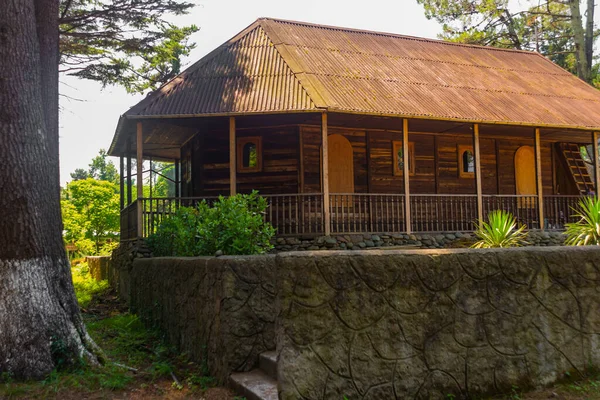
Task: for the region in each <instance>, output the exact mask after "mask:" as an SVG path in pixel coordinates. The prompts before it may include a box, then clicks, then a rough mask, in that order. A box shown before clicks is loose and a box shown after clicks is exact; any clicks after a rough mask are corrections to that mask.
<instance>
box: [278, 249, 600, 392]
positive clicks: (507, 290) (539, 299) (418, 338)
mask: <svg viewBox="0 0 600 400" xmlns="http://www.w3.org/2000/svg"><path fill="white" fill-rule="evenodd" d="M277 268H278V279H279V281H278V284H277V285H278V288H279V300H280V305H279V307H280V309H281V311H282V313H281V315H280V317H279V318H278V331H277V349H278V350H279V351H280V361H279V384H280V397H281V398H283V399H298V398H305V399H333V398H342V396H344V395H345V396H347V397H348V398H349V399H354V398H361V399H365V398H366V399H394V398H398V399H404V398H418V399H434V398H440V399H442V398H446V396H447V395H448V394H453V395H455V396H456V397H457V398H460V397H463V398H464V397H470V396H473V395H477V394H483V393H492V392H506V391H510V389H511V387H512V386H513V385H517V386H519V387H521V388H523V387H528V386H539V385H545V384H549V383H551V382H553V381H555V380H556V379H557V378H559V377H562V376H564V375H563V374H564V373H565V372H566V371H569V372H570V373H573V374H577V373H583V372H584V371H585V370H586V368H587V367H589V366H591V365H595V366H600V335H599V334H600V250H598V249H596V248H586V249H583V248H577V249H576V248H564V247H563V248H560V249H559V248H543V249H542V248H538V249H534V248H527V249H512V250H447V251H442V250H439V251H414V252H405V253H399V252H382V251H379V252H376V253H375V252H368V253H361V254H357V253H356V252H352V253H349V252H345V253H339V252H338V253H336V252H331V253H328V254H325V253H323V252H314V253H312V254H310V255H306V253H295V254H291V253H290V254H284V255H282V257H281V258H280V259H279V260H278V266H277Z"/></svg>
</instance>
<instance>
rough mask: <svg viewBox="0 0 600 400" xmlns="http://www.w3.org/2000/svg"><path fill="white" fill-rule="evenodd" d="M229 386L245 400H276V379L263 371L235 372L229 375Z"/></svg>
mask: <svg viewBox="0 0 600 400" xmlns="http://www.w3.org/2000/svg"><path fill="white" fill-rule="evenodd" d="M229 384H230V386H231V388H232V389H233V390H234V391H235V392H236V393H237V394H239V395H241V396H244V397H245V398H246V399H247V400H278V398H279V396H278V394H277V381H276V380H275V379H273V378H271V377H270V376H268V375H267V374H265V373H264V372H263V371H261V370H258V369H255V370H252V371H250V372H235V373H233V374H231V376H230V377H229Z"/></svg>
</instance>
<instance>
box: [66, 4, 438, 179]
mask: <svg viewBox="0 0 600 400" xmlns="http://www.w3.org/2000/svg"><path fill="white" fill-rule="evenodd" d="M192 1H194V2H195V3H196V4H197V6H196V7H195V8H194V9H193V10H192V12H191V13H190V14H188V15H185V16H181V17H177V18H175V19H173V22H174V23H176V24H178V25H190V24H195V25H197V26H198V27H199V28H200V31H199V32H197V33H196V34H195V35H194V36H193V37H192V41H193V42H195V43H196V48H195V49H194V50H193V51H192V53H191V54H190V56H189V57H188V58H187V59H185V60H184V63H185V64H186V65H191V64H192V63H193V62H195V61H197V60H198V59H200V58H202V57H203V56H204V55H206V54H207V53H209V52H210V51H211V50H213V49H214V48H216V47H218V46H219V45H221V44H223V43H224V42H226V41H227V40H229V39H230V38H232V37H233V36H235V35H236V34H237V33H238V32H240V31H241V30H243V29H244V28H246V27H247V26H248V25H250V24H251V23H252V22H254V21H255V20H256V19H257V18H260V17H272V18H282V19H290V20H296V21H304V22H312V23H317V24H325V25H335V26H342V27H348V28H357V29H368V30H374V31H381V32H391V33H399V34H404V35H411V36H420V37H428V38H435V37H436V36H437V34H438V33H439V32H440V31H441V28H440V26H439V25H438V24H437V23H436V22H435V21H428V20H427V19H426V18H425V16H424V12H423V8H422V7H421V6H420V5H419V4H417V1H416V0H369V1H357V0H346V1H341V0H302V1H294V2H292V1H288V0H250V1H244V0H192ZM60 81H61V86H60V90H61V93H62V94H63V96H61V108H62V110H61V115H60V153H61V154H60V167H61V183H63V184H65V183H66V182H67V181H69V180H70V175H69V174H70V173H71V172H73V171H74V170H75V169H76V168H84V169H87V168H88V164H89V163H90V162H91V159H92V158H93V157H95V156H96V155H97V154H98V151H99V150H100V149H108V147H109V146H110V143H111V140H112V137H113V135H114V132H115V128H116V126H117V121H118V119H119V115H121V114H123V113H124V112H125V111H127V109H128V108H129V107H131V106H133V105H135V104H136V103H137V102H138V101H140V100H141V99H142V98H143V97H144V96H143V95H130V94H127V93H126V92H125V90H124V89H121V88H119V87H106V88H104V89H103V88H102V86H101V85H100V84H97V83H95V82H92V81H86V80H82V79H76V78H73V77H65V76H63V77H61V79H60ZM113 161H114V162H115V164H116V165H118V159H116V158H113Z"/></svg>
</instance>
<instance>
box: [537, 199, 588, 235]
mask: <svg viewBox="0 0 600 400" xmlns="http://www.w3.org/2000/svg"><path fill="white" fill-rule="evenodd" d="M580 200H581V196H547V197H544V218H545V220H546V228H547V229H553V230H561V229H564V228H565V224H566V223H568V222H577V220H578V218H576V217H574V216H573V214H575V211H573V208H575V207H576V206H577V205H578V204H579V201H580Z"/></svg>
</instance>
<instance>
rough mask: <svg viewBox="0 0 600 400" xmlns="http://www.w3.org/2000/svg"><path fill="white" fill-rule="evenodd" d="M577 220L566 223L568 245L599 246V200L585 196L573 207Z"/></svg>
mask: <svg viewBox="0 0 600 400" xmlns="http://www.w3.org/2000/svg"><path fill="white" fill-rule="evenodd" d="M574 211H575V215H574V216H575V217H578V218H579V221H577V222H575V223H571V224H566V225H565V227H566V228H567V230H566V232H565V233H566V234H567V240H566V241H565V243H566V244H567V245H568V246H587V245H596V246H600V201H599V200H598V198H597V197H585V198H583V199H581V200H580V201H579V206H578V207H577V208H576V209H574Z"/></svg>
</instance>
